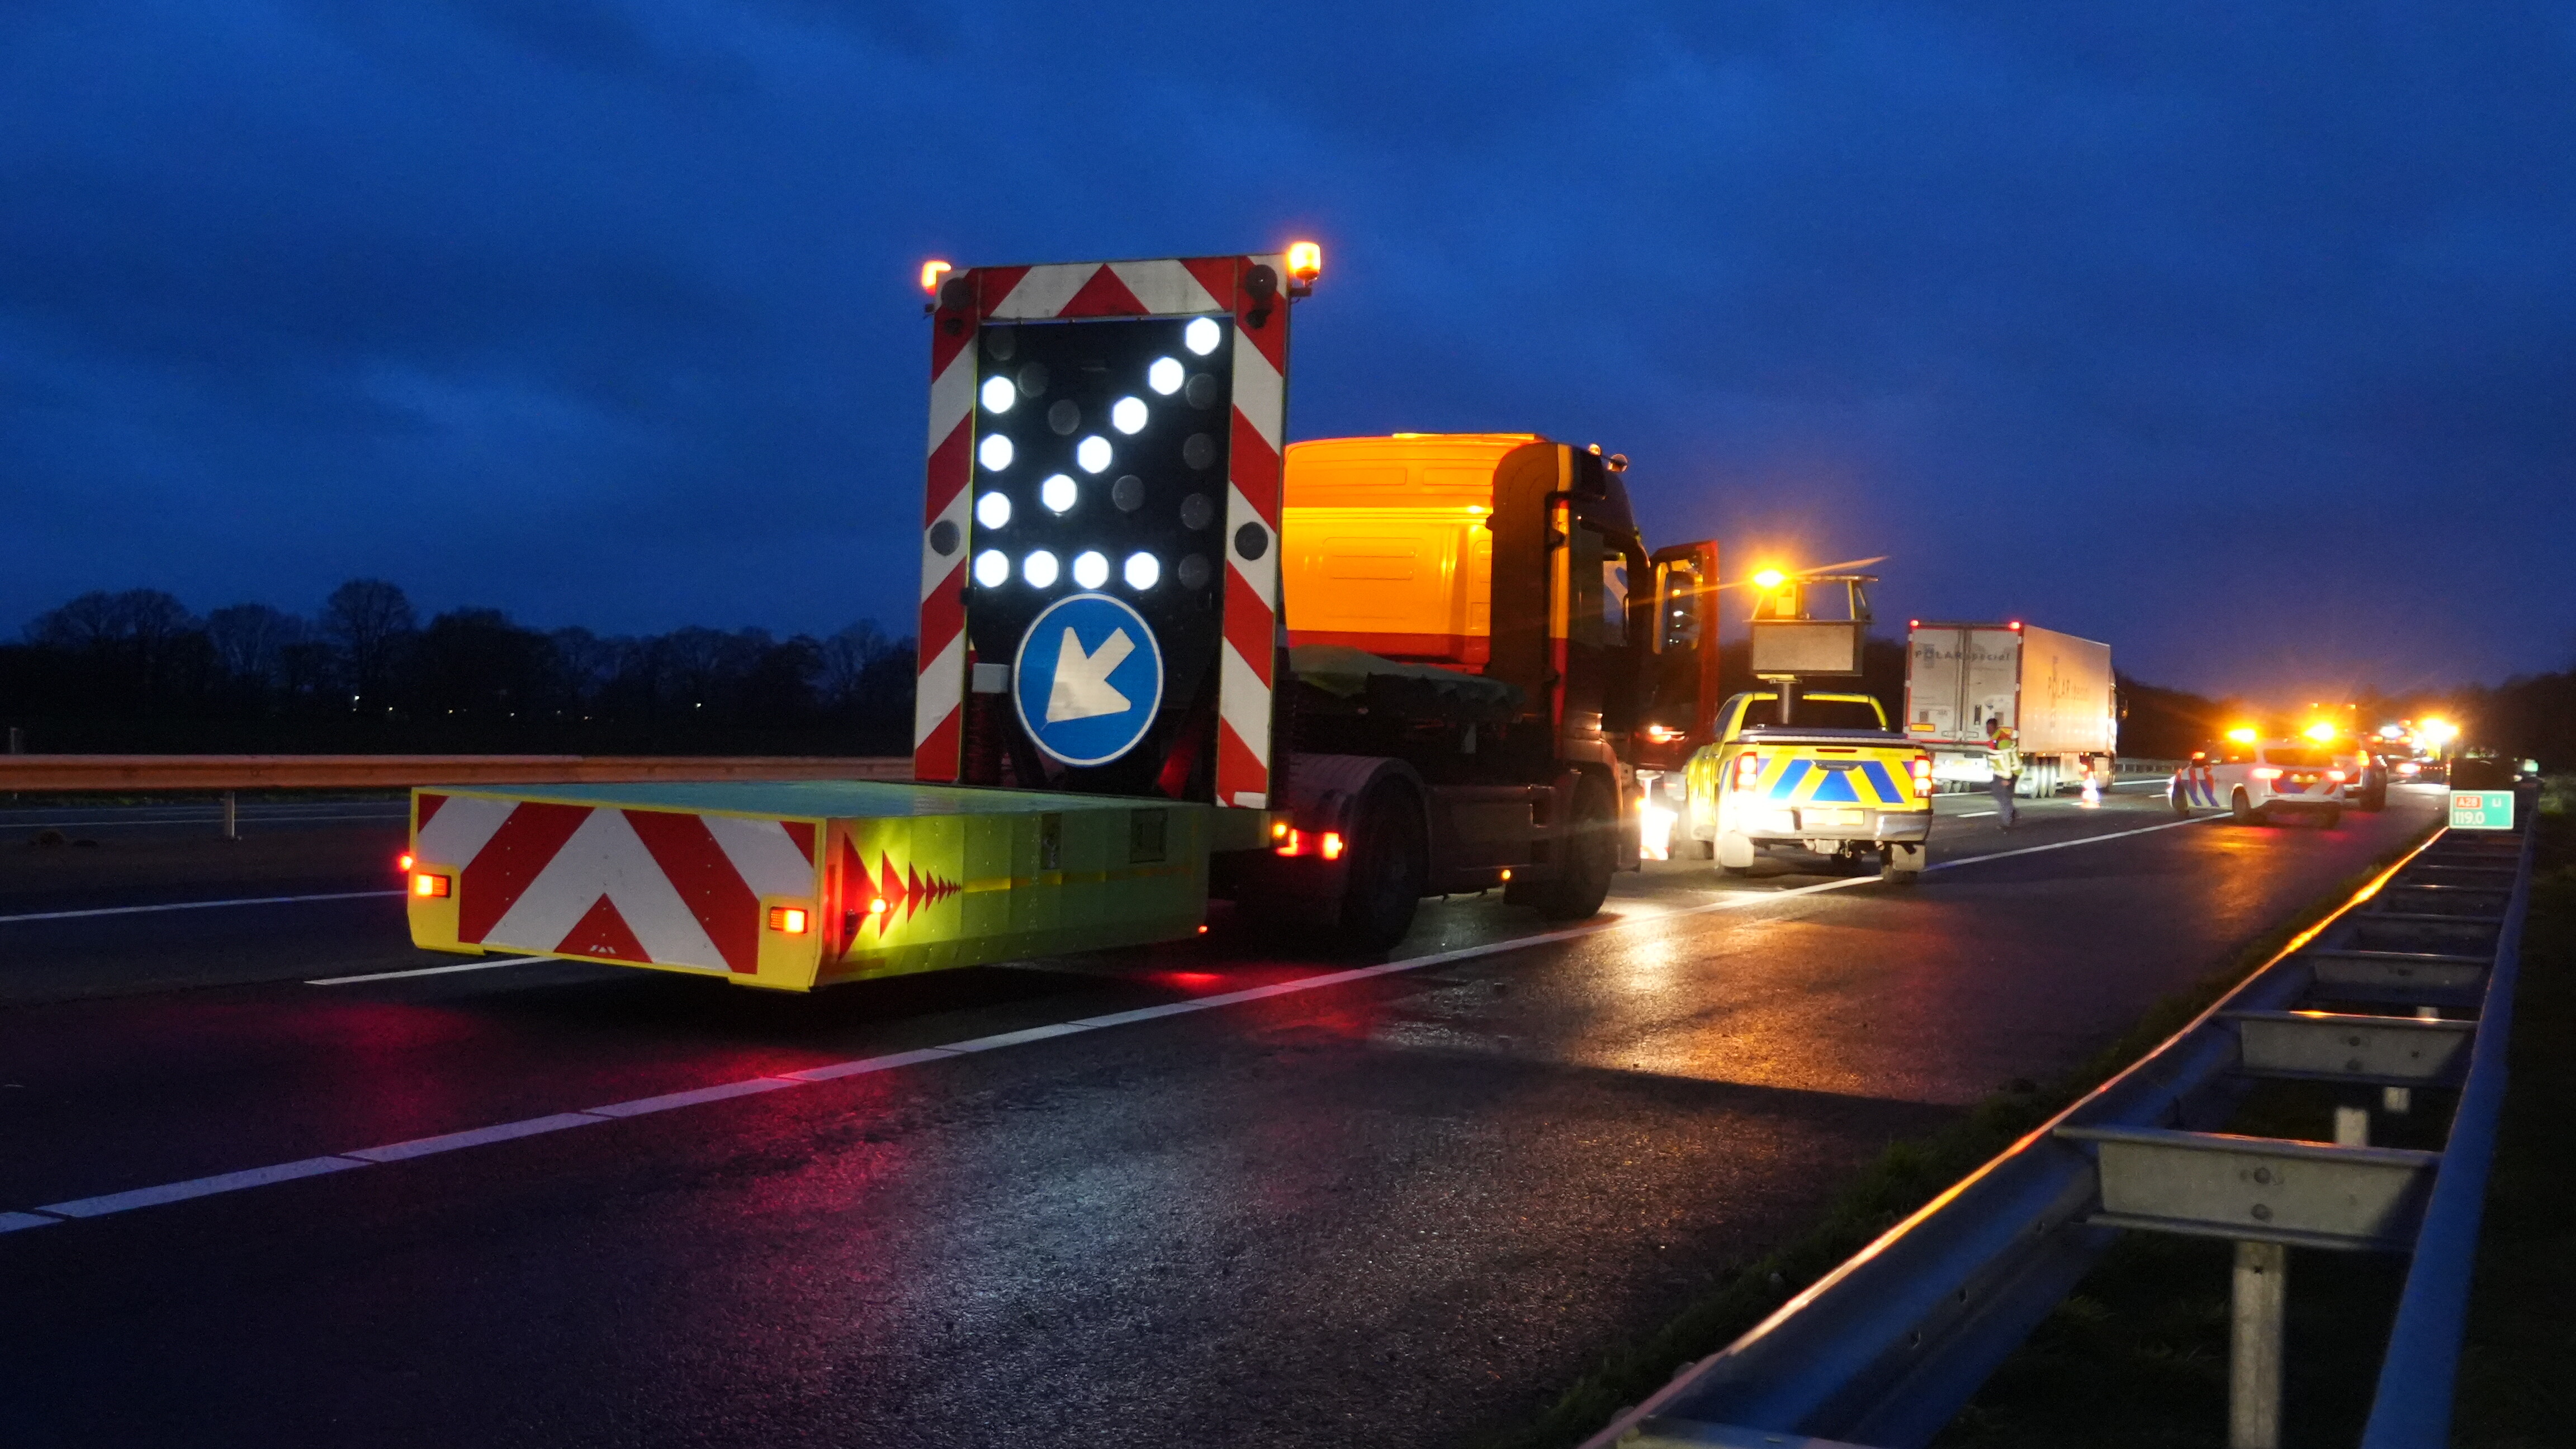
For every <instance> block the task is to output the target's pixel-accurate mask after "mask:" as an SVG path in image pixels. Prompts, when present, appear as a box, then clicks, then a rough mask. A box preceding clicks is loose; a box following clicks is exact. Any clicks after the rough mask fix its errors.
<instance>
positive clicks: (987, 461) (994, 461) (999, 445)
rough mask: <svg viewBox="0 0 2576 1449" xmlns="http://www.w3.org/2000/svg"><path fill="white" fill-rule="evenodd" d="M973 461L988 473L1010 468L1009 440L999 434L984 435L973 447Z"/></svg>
mask: <svg viewBox="0 0 2576 1449" xmlns="http://www.w3.org/2000/svg"><path fill="white" fill-rule="evenodd" d="M975 461H977V462H979V463H981V464H983V465H984V467H985V469H986V470H987V471H989V472H994V473H999V472H1001V471H1002V470H1003V469H1005V468H1007V467H1009V466H1011V440H1010V439H1008V438H1006V437H1003V436H1002V435H1001V434H999V433H986V434H985V435H984V441H982V442H980V443H977V444H976V445H975Z"/></svg>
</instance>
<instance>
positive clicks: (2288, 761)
mask: <svg viewBox="0 0 2576 1449" xmlns="http://www.w3.org/2000/svg"><path fill="white" fill-rule="evenodd" d="M2263 763H2264V764H2267V765H2290V766H2294V767H2299V768H2308V769H2313V768H2316V767H2318V766H2322V765H2331V764H2333V763H2334V756H2333V755H2331V754H2329V753H2327V752H2326V751H2324V750H2309V749H2296V748H2291V747H2287V746H2278V747H2268V748H2266V749H2265V750H2264V751H2263Z"/></svg>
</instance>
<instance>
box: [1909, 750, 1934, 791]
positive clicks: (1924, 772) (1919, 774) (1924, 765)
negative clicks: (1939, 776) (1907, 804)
mask: <svg viewBox="0 0 2576 1449" xmlns="http://www.w3.org/2000/svg"><path fill="white" fill-rule="evenodd" d="M1913 770H1914V798H1915V799H1917V800H1929V799H1931V798H1932V757H1931V756H1930V755H1916V756H1915V757H1914V763H1913Z"/></svg>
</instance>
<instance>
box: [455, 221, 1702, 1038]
mask: <svg viewBox="0 0 2576 1449" xmlns="http://www.w3.org/2000/svg"><path fill="white" fill-rule="evenodd" d="M1317 270H1319V258H1317V257H1316V256H1315V254H1314V253H1313V252H1312V250H1311V249H1308V248H1303V247H1299V248H1291V249H1290V251H1289V252H1288V253H1286V254H1285V255H1271V256H1224V257H1190V258H1179V259H1171V260H1159V261H1142V262H1109V263H1081V264H1074V265H1066V266H1035V267H984V268H974V269H970V270H966V271H962V272H951V271H949V270H948V269H946V268H942V267H934V268H932V269H929V270H926V271H925V276H924V280H925V285H926V286H928V287H929V288H930V289H931V292H932V300H931V302H930V304H929V307H928V309H927V310H928V313H929V316H930V321H931V359H930V361H931V367H930V378H931V381H930V398H931V423H930V430H929V438H928V450H929V452H928V468H927V479H928V487H927V497H926V500H925V503H926V506H925V509H924V519H923V529H922V546H921V562H922V569H921V595H920V597H921V615H920V635H919V640H920V643H919V649H920V654H919V658H920V665H919V669H920V673H919V678H918V681H917V685H918V695H917V706H916V718H915V729H914V751H913V773H914V777H915V778H914V780H913V781H912V782H910V783H887V782H818V783H803V784H753V783H738V782H737V783H718V782H710V783H703V784H656V785H636V786H615V785H610V786H563V787H512V788H507V789H424V790H420V791H417V792H415V794H414V797H413V824H412V841H413V848H412V854H413V857H414V859H413V862H412V864H411V866H410V868H409V869H410V877H409V879H410V888H409V902H410V917H411V929H412V936H413V939H414V940H415V941H416V942H417V943H418V944H420V945H422V946H425V947H430V948H432V949H437V950H446V951H457V952H464V953H468V954H476V953H482V952H486V951H509V952H514V953H523V954H534V955H546V956H560V957H566V958H572V959H582V960H595V961H607V962H615V963H619V964H623V965H631V966H639V967H650V968H656V969H663V970H674V971H685V972H697V973H701V974H706V975H710V976H720V977H722V978H724V979H727V980H731V981H735V982H738V983H741V984H745V985H753V986H767V987H777V988H784V989H790V990H802V989H808V988H811V987H814V986H818V985H828V984H831V983H833V982H839V981H848V980H856V979H862V978H867V977H875V976H886V975H895V974H900V973H905V972H913V971H924V970H933V969H938V968H942V967H949V966H967V965H975V964H979V963H984V962H992V961H1001V960H1009V959H1014V958H1020V957H1027V956H1035V955H1049V954H1056V953H1060V952H1066V951H1076V950H1091V949H1099V948H1105V947H1116V946H1128V945H1137V944H1143V943H1148V942H1153V941H1163V940H1172V939H1176V938H1181V937H1186V936H1188V935H1190V934H1192V933H1193V932H1195V931H1197V930H1199V929H1200V928H1201V926H1202V923H1203V922H1204V921H1205V919H1206V915H1207V907H1208V902H1209V900H1210V899H1211V897H1217V898H1231V899H1233V900H1235V901H1236V902H1237V903H1238V905H1239V907H1241V908H1243V909H1245V910H1248V911H1251V912H1254V913H1256V914H1259V915H1261V916H1264V917H1267V918H1270V919H1274V920H1278V921H1281V922H1285V923H1294V924H1299V925H1304V926H1321V927H1325V928H1328V929H1329V930H1330V931H1332V932H1333V933H1334V934H1335V935H1337V936H1338V937H1339V938H1340V940H1341V941H1343V942H1344V943H1346V944H1348V945H1350V946H1353V947H1356V948H1359V949H1364V950H1379V949H1383V948H1384V947H1386V946H1388V945H1390V944H1392V943H1393V942H1394V941H1395V940H1396V939H1397V938H1398V937H1400V936H1401V935H1403V933H1404V931H1405V929H1406V928H1407V926H1408V925H1409V924H1410V922H1411V920H1412V917H1413V913H1414V909H1415V906H1416V904H1417V903H1418V901H1419V900H1420V899H1421V898H1422V897H1424V896H1426V895H1434V894H1449V893H1457V892H1482V891H1488V890H1493V889H1496V888H1499V889H1500V890H1501V892H1502V894H1503V896H1504V898H1505V899H1506V900H1507V901H1511V902H1515V903H1518V904H1520V905H1524V906H1528V907H1532V908H1535V909H1537V910H1538V911H1540V912H1542V913H1544V914H1546V915H1548V916H1551V917H1557V918H1574V917H1581V916H1587V915H1590V914H1592V913H1593V912H1595V911H1597V910H1598V909H1599V908H1600V905H1601V902H1602V899H1603V897H1604V895H1605V894H1606V892H1607V891H1608V889H1609V885H1610V880H1611V877H1612V875H1613V874H1614V873H1615V872H1617V871H1619V870H1622V869H1635V868H1636V867H1637V861H1638V851H1639V844H1638V819H1639V815H1640V806H1641V799H1640V794H1639V789H1638V779H1637V771H1638V769H1639V767H1640V766H1644V767H1646V768H1648V769H1649V770H1650V771H1651V770H1655V769H1662V770H1667V771H1669V770H1675V769H1678V768H1679V767H1680V766H1681V764H1682V762H1683V761H1685V760H1686V759H1687V758H1688V757H1689V754H1690V752H1691V750H1693V749H1694V748H1696V747H1697V746H1698V745H1699V744H1703V743H1706V742H1707V741H1708V740H1709V739H1710V738H1711V737H1712V735H1711V722H1712V719H1711V717H1712V713H1713V708H1714V704H1715V698H1714V683H1715V678H1716V656H1717V614H1716V600H1717V597H1718V596H1717V593H1716V591H1715V584H1716V575H1717V553H1716V547H1715V545H1714V544H1710V543H1706V542H1701V543H1692V544H1685V545H1682V546H1679V547H1676V548H1668V549H1664V550H1661V551H1659V552H1651V553H1650V552H1649V551H1648V550H1647V548H1646V545H1645V543H1644V541H1643V539H1642V538H1641V537H1640V535H1639V533H1638V530H1637V526H1636V523H1635V520H1634V517H1633V515H1632V513H1631V511H1630V509H1629V505H1628V495H1627V488H1626V471H1627V463H1626V460H1625V459H1624V458H1622V457H1619V456H1617V455H1604V454H1603V453H1602V452H1601V450H1600V449H1599V448H1598V447H1577V446H1573V445H1569V444H1565V443H1559V442H1555V441H1552V440H1550V439H1547V438H1543V437H1539V436H1536V435H1533V434H1475V435H1463V436H1461V435H1419V434H1398V435H1396V436H1394V437H1388V438H1350V439H1334V440H1327V441H1318V442H1308V443H1298V444H1287V443H1286V442H1285V432H1284V423H1285V415H1286V400H1287V367H1288V345H1287V344H1288V319H1289V312H1290V308H1289V303H1290V302H1291V301H1292V300H1293V299H1295V298H1298V297H1302V296H1304V295H1306V293H1307V292H1308V291H1309V290H1310V289H1311V286H1312V283H1313V280H1314V276H1315V273H1316V272H1317Z"/></svg>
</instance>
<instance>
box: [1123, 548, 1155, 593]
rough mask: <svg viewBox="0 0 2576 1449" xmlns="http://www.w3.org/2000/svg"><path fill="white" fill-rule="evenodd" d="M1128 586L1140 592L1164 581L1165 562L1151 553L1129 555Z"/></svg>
mask: <svg viewBox="0 0 2576 1449" xmlns="http://www.w3.org/2000/svg"><path fill="white" fill-rule="evenodd" d="M1126 575H1127V587H1129V588H1131V589H1134V590H1135V591H1136V592H1138V593H1140V594H1141V593H1143V592H1145V591H1146V590H1147V589H1150V588H1152V587H1153V586H1154V585H1156V584H1158V583H1161V582H1162V581H1163V562H1162V560H1160V559H1158V558H1156V557H1154V556H1153V555H1152V554H1150V553H1131V554H1129V555H1127V568H1126Z"/></svg>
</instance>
